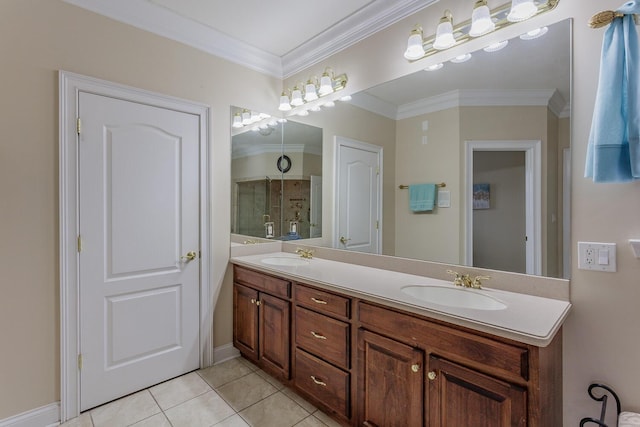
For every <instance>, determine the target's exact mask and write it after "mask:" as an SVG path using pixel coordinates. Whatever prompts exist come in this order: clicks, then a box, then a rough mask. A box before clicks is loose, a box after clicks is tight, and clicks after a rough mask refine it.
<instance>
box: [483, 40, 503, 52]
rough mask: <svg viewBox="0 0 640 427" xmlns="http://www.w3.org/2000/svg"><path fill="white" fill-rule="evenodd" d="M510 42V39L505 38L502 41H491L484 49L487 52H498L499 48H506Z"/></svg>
mask: <svg viewBox="0 0 640 427" xmlns="http://www.w3.org/2000/svg"><path fill="white" fill-rule="evenodd" d="M508 44H509V40H503V41H501V42H495V43H491V44H490V45H489V46H487V47H485V48H484V49H483V50H484V51H485V52H497V51H499V50H502V49H504V48H505V47H506V46H507V45H508Z"/></svg>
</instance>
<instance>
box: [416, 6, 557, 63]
mask: <svg viewBox="0 0 640 427" xmlns="http://www.w3.org/2000/svg"><path fill="white" fill-rule="evenodd" d="M505 1H507V0H505ZM487 2H488V0H474V6H473V10H472V13H471V17H470V18H469V19H467V20H466V21H464V22H461V23H459V24H456V25H455V26H454V25H453V15H452V14H451V11H449V10H445V11H444V14H443V16H442V18H441V19H440V21H439V22H438V26H437V27H436V31H435V34H432V35H431V36H428V37H426V38H425V37H424V33H423V29H422V27H421V26H420V25H419V24H418V25H416V26H415V27H414V28H413V30H411V33H410V35H409V39H408V40H407V48H406V49H405V51H404V57H405V59H407V60H408V61H412V62H413V61H417V60H420V59H423V58H426V57H428V56H431V55H434V54H436V53H438V52H440V51H442V50H445V49H448V48H450V47H452V46H459V45H461V44H464V43H466V42H468V41H470V40H472V39H473V38H476V37H482V36H484V35H486V34H489V33H491V32H493V31H497V30H501V29H503V28H506V27H508V26H510V25H513V24H516V23H518V22H520V21H524V20H526V19H529V18H531V17H532V16H536V15H540V14H543V13H546V12H549V11H551V10H553V9H555V7H556V6H557V5H558V3H559V2H560V0H508V1H507V2H506V3H503V4H502V5H500V6H497V7H495V8H493V9H489V6H488V5H487ZM541 31H544V30H541ZM540 35H542V34H540ZM526 37H533V35H531V36H529V35H523V38H524V39H526ZM498 47H504V46H501V45H497V46H492V47H491V49H495V48H498ZM490 51H495V50H490ZM453 62H455V61H453Z"/></svg>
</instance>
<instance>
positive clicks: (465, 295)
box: [401, 285, 507, 310]
mask: <svg viewBox="0 0 640 427" xmlns="http://www.w3.org/2000/svg"><path fill="white" fill-rule="evenodd" d="M401 290H402V292H403V293H405V294H407V295H409V296H412V297H414V298H417V299H420V300H423V301H426V302H432V303H434V304H439V305H444V306H447V307H456V308H471V309H474V310H504V309H505V308H507V306H506V305H505V304H504V303H503V302H501V301H498V300H497V299H495V298H493V297H490V296H488V295H485V294H482V293H480V292H479V291H476V290H473V289H466V288H447V287H444V286H433V285H412V286H405V287H404V288H402V289H401Z"/></svg>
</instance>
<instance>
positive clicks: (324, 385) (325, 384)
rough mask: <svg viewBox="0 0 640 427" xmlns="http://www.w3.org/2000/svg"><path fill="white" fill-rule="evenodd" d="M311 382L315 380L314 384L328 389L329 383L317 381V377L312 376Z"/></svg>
mask: <svg viewBox="0 0 640 427" xmlns="http://www.w3.org/2000/svg"><path fill="white" fill-rule="evenodd" d="M311 380H313V382H314V383H316V384H318V385H321V386H322V387H326V386H327V383H325V382H324V381H320V380H319V379H317V378H316V377H315V376H313V375H311Z"/></svg>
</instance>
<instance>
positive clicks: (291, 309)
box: [234, 266, 562, 427]
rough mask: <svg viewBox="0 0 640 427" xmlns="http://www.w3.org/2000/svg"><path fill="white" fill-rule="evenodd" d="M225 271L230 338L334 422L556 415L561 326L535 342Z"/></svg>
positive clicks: (432, 423)
mask: <svg viewBox="0 0 640 427" xmlns="http://www.w3.org/2000/svg"><path fill="white" fill-rule="evenodd" d="M234 277H235V283H234V344H235V346H236V347H237V348H238V349H239V350H240V351H241V353H242V354H243V355H244V356H245V357H247V358H249V359H251V360H253V361H254V362H256V363H257V364H258V365H259V366H262V367H263V368H264V369H265V370H267V371H268V372H270V373H279V376H280V378H284V379H288V378H290V380H289V381H285V382H286V383H287V384H289V385H290V386H292V387H294V388H295V389H296V390H297V391H298V392H299V393H300V394H301V395H302V396H303V397H305V398H306V399H308V400H309V401H310V402H311V403H313V404H315V405H316V406H318V407H319V408H320V409H322V410H323V411H325V412H326V413H328V414H330V415H332V416H333V417H334V418H335V419H336V421H338V422H340V423H341V424H343V425H352V426H369V427H374V426H377V427H394V426H398V427H400V426H402V427H414V426H415V427H466V426H473V427H485V426H486V427H507V426H511V427H515V426H518V427H524V426H527V427H555V426H561V425H562V334H561V333H558V334H557V335H556V337H555V339H554V340H553V341H552V342H551V344H549V346H547V347H536V346H532V345H527V344H522V343H518V342H515V341H511V340H508V339H504V338H500V337H496V336H494V335H490V334H487V333H482V332H477V331H473V330H470V329H467V328H462V327H458V326H455V325H450V324H448V323H445V322H439V321H435V320H431V319H428V318H426V317H422V316H419V315H415V314H410V313H407V312H405V311H402V310H398V309H393V308H389V307H387V306H383V305H379V304H375V303H371V302H367V301H363V300H360V299H358V298H353V297H348V296H345V295H341V294H338V293H334V292H329V291H326V290H323V289H319V288H316V287H313V286H308V285H306V284H300V283H295V282H289V281H287V280H284V279H280V278H277V277H274V276H270V275H263V274H261V273H258V272H255V271H252V270H249V269H245V268H242V267H238V266H236V267H235V276H234ZM289 292H290V293H289ZM254 301H256V302H258V301H259V302H260V304H259V305H258V304H256V303H255V302H254ZM289 316H291V325H290V324H289ZM289 355H290V356H289ZM289 364H290V365H291V367H289ZM289 372H290V374H291V375H289Z"/></svg>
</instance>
